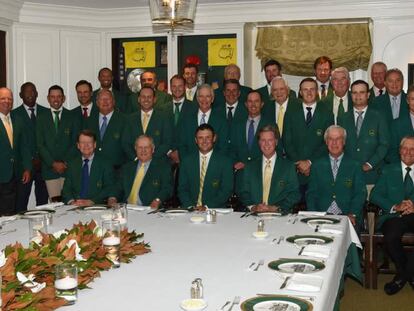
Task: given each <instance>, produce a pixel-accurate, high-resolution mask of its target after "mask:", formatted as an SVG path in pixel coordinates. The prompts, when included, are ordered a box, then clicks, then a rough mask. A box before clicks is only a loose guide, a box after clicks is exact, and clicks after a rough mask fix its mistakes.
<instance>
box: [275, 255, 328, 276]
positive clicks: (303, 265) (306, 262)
mask: <svg viewBox="0 0 414 311" xmlns="http://www.w3.org/2000/svg"><path fill="white" fill-rule="evenodd" d="M267 266H268V267H269V268H270V269H272V270H276V271H279V272H283V273H295V272H299V273H312V272H317V271H321V270H323V269H325V264H324V263H323V262H320V261H317V260H312V259H301V258H280V259H278V260H274V261H271V262H269V264H268V265H267Z"/></svg>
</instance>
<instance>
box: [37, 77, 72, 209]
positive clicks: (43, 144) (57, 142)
mask: <svg viewBox="0 0 414 311" xmlns="http://www.w3.org/2000/svg"><path fill="white" fill-rule="evenodd" d="M47 100H48V102H49V105H50V109H49V111H47V112H45V113H44V114H42V115H39V117H38V119H37V122H36V141H37V147H38V150H39V155H40V159H41V160H42V176H43V178H44V180H45V181H46V187H47V192H48V194H49V198H50V199H51V200H52V201H53V202H59V201H60V200H61V191H62V187H63V182H64V178H65V172H66V169H67V162H68V161H69V160H70V159H72V158H73V157H75V156H76V155H78V154H79V153H78V151H77V149H76V136H77V133H78V132H79V130H78V129H77V128H76V122H74V120H73V114H72V113H71V112H70V111H69V110H67V109H66V108H63V107H62V106H63V103H64V102H65V94H64V92H63V89H62V87H60V86H59V85H53V86H51V87H50V88H49V91H48V96H47Z"/></svg>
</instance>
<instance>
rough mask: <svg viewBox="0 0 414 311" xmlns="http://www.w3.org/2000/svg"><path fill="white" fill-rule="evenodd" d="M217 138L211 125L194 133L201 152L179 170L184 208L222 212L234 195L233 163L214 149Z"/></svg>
mask: <svg viewBox="0 0 414 311" xmlns="http://www.w3.org/2000/svg"><path fill="white" fill-rule="evenodd" d="M215 141H216V134H215V131H214V129H213V127H212V126H211V125H209V124H206V123H204V124H201V125H200V126H199V127H197V129H196V131H195V143H196V145H197V147H198V151H196V152H193V153H190V154H188V155H186V156H185V157H184V158H183V159H182V161H181V166H180V177H179V184H178V197H179V198H180V201H181V206H182V207H183V208H190V207H194V208H195V209H197V210H205V209H206V208H207V207H208V208H223V207H226V203H227V200H228V198H229V197H230V195H231V194H232V191H233V169H232V163H231V160H230V159H229V158H228V157H227V156H225V155H223V154H221V153H220V152H218V151H216V150H215V149H214V143H215Z"/></svg>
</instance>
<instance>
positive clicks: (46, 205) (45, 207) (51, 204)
mask: <svg viewBox="0 0 414 311" xmlns="http://www.w3.org/2000/svg"><path fill="white" fill-rule="evenodd" d="M63 205H65V203H63V202H56V203H49V204H43V205H38V206H35V209H56V207H59V206H63Z"/></svg>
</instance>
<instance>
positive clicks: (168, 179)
mask: <svg viewBox="0 0 414 311" xmlns="http://www.w3.org/2000/svg"><path fill="white" fill-rule="evenodd" d="M137 166H138V160H135V161H131V162H128V163H126V164H125V165H124V166H123V167H122V171H121V178H120V180H119V182H118V187H117V188H118V195H117V196H118V199H120V200H122V202H126V201H128V197H129V194H130V192H131V188H132V185H133V184H134V180H135V175H136V172H137ZM172 190H173V184H172V175H171V168H170V167H169V166H168V165H167V164H166V163H165V162H164V161H161V160H157V159H152V160H151V163H150V165H149V167H148V170H147V172H146V173H145V177H144V180H143V181H142V184H141V187H140V189H139V198H140V199H141V201H142V204H143V205H145V206H148V205H150V204H151V202H152V201H153V200H154V199H156V198H158V199H160V200H161V201H165V200H167V199H169V198H170V197H171V195H172Z"/></svg>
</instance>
